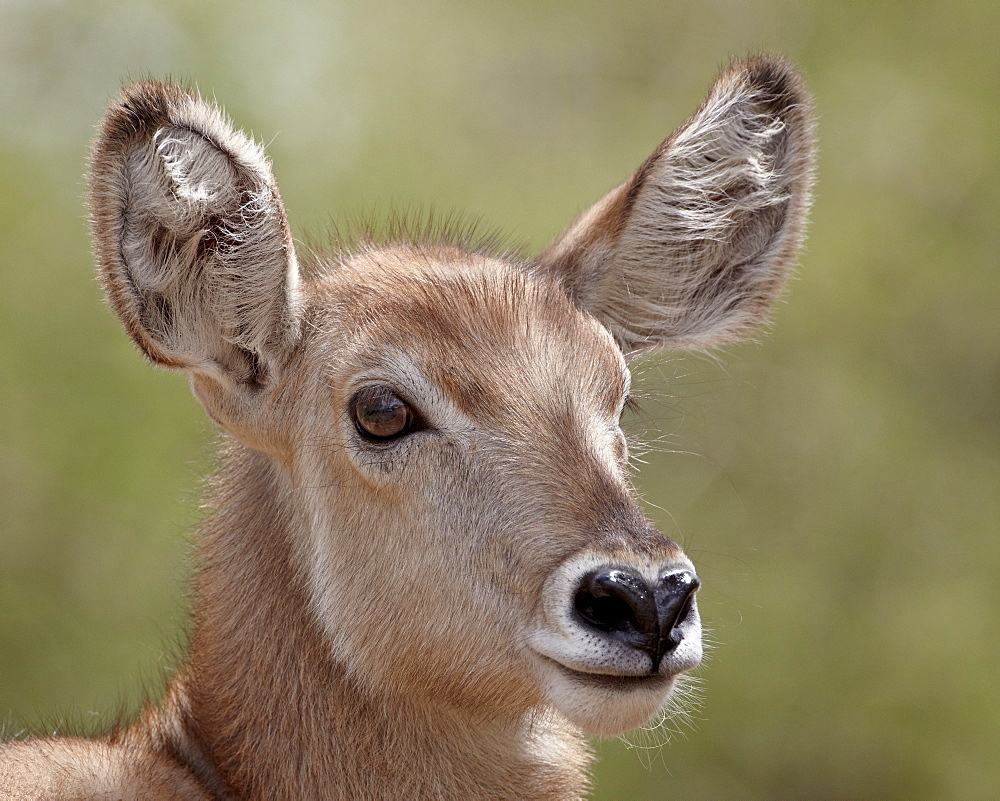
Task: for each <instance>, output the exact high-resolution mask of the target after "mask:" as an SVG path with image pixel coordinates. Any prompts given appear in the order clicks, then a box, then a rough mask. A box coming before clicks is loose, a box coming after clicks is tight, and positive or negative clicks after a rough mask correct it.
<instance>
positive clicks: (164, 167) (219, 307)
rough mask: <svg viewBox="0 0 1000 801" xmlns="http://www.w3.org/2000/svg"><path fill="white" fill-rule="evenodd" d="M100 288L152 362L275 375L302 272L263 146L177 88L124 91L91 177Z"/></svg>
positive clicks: (220, 377)
mask: <svg viewBox="0 0 1000 801" xmlns="http://www.w3.org/2000/svg"><path fill="white" fill-rule="evenodd" d="M90 213H91V226H92V232H93V237H94V243H95V251H96V254H97V261H98V266H99V269H100V274H101V278H102V280H103V283H104V288H105V291H106V292H107V295H108V298H109V299H110V301H111V305H112V306H113V307H114V309H115V311H116V312H117V313H118V316H119V317H120V318H121V320H122V322H123V323H124V324H125V328H126V330H127V331H128V333H129V335H130V336H131V337H132V339H133V340H134V341H135V343H136V345H138V347H139V348H140V349H141V350H142V352H143V353H144V354H145V355H146V356H147V357H148V358H149V359H150V360H151V361H153V362H154V363H156V364H159V365H162V366H164V367H174V368H182V369H186V370H189V371H191V372H192V373H194V374H196V375H204V376H208V377H211V378H214V379H215V380H216V381H219V382H221V383H222V384H223V385H229V386H231V385H233V384H237V385H247V384H258V383H262V382H265V381H267V379H268V377H269V376H270V375H272V374H273V373H274V371H275V370H276V368H277V366H278V365H279V364H280V363H281V362H282V360H283V359H284V358H285V356H286V355H287V352H288V349H289V347H290V345H291V343H292V341H293V339H294V337H295V333H296V331H297V326H296V324H295V323H296V319H297V316H298V309H297V303H296V287H297V282H298V268H297V266H296V262H295V251H294V248H293V246H292V239H291V234H290V232H289V229H288V221H287V219H286V217H285V211H284V207H283V205H282V202H281V197H280V195H279V194H278V189H277V186H276V185H275V182H274V178H273V177H272V175H271V168H270V165H269V164H268V161H267V159H266V158H265V156H264V151H263V149H262V148H261V147H260V146H259V145H257V144H256V143H254V142H253V141H252V140H251V139H249V138H248V137H247V136H246V135H244V134H242V133H240V132H238V131H236V130H234V129H233V127H232V125H231V124H230V123H229V121H228V120H227V119H226V118H225V117H224V115H223V114H222V113H221V112H220V111H219V110H218V109H217V108H216V107H214V106H212V105H210V104H209V103H206V102H205V101H203V100H202V99H201V98H200V97H198V96H197V95H195V94H192V93H189V92H186V91H184V90H183V89H180V88H178V87H176V86H171V85H169V84H162V83H156V82H146V83H134V84H131V85H129V86H126V87H125V88H124V89H123V91H122V95H121V98H120V99H119V100H117V101H116V102H114V103H113V104H112V105H111V108H110V109H109V111H108V113H107V114H106V115H105V117H104V119H103V121H102V123H101V125H100V129H99V133H98V136H97V139H96V142H95V144H94V149H93V155H92V163H91V172H90Z"/></svg>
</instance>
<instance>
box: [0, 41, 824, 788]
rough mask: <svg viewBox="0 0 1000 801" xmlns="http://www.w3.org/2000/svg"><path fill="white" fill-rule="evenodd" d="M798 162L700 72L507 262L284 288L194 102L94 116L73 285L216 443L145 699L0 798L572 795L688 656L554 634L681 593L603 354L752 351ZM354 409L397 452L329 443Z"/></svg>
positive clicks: (780, 127)
mask: <svg viewBox="0 0 1000 801" xmlns="http://www.w3.org/2000/svg"><path fill="white" fill-rule="evenodd" d="M720 132H721V133H720ZM699 137H701V138H699ZM809 138H810V123H809V117H808V112H807V106H806V102H805V100H804V94H803V90H802V88H801V86H800V84H799V82H798V79H797V78H796V77H795V76H794V74H793V73H792V72H791V71H790V69H789V68H788V67H787V66H786V65H784V64H783V63H782V62H780V61H776V60H764V59H756V60H752V61H749V62H746V63H743V64H738V65H734V66H733V67H732V68H731V69H730V70H729V71H728V72H726V73H725V74H724V75H723V76H721V77H720V79H719V81H718V82H717V83H716V85H715V87H713V90H712V92H711V93H710V95H709V97H708V99H707V100H706V102H705V104H704V105H703V106H702V108H701V109H700V110H699V111H698V112H697V113H696V114H695V116H694V117H692V119H691V120H689V121H688V123H686V124H685V126H682V128H681V129H679V130H678V132H677V133H675V135H674V136H673V137H671V138H670V139H668V140H667V141H666V142H665V143H664V144H663V145H661V147H660V148H659V149H658V150H657V151H656V152H655V153H654V154H653V156H651V157H650V159H649V160H647V162H646V163H645V164H644V165H643V166H642V167H641V168H640V170H639V171H638V172H637V173H636V175H635V176H634V177H633V178H632V179H631V180H630V181H628V182H626V183H625V184H623V185H622V186H621V187H619V188H618V189H617V190H615V191H613V192H612V193H611V194H610V195H609V196H608V197H607V198H606V199H605V200H603V201H601V202H600V203H598V204H597V206H595V207H594V209H593V210H591V211H590V212H588V213H586V214H585V215H583V216H582V217H581V218H580V219H579V220H578V221H576V222H575V223H574V224H573V225H572V226H571V227H570V229H568V231H567V233H566V234H564V235H563V236H562V237H560V239H558V240H557V241H556V243H554V244H553V245H552V246H551V247H550V248H549V250H547V251H546V253H545V254H543V255H542V257H541V258H540V260H539V261H538V262H537V263H533V264H525V263H521V262H518V261H514V260H511V259H509V258H504V257H501V256H497V255H490V253H489V252H488V251H487V250H485V249H476V248H470V247H458V246H455V245H449V244H447V243H446V242H442V241H431V240H429V241H425V242H424V243H423V244H420V243H417V244H406V243H403V242H400V241H393V242H391V243H387V244H382V245H375V244H372V243H367V244H365V243H362V244H361V245H359V246H358V247H357V248H355V249H354V250H353V251H351V252H349V253H342V254H340V255H338V256H337V257H330V258H329V259H326V258H321V259H319V260H318V261H317V263H316V264H314V265H310V268H309V269H308V270H307V271H306V275H307V276H308V278H307V279H306V280H301V279H300V278H299V270H298V264H297V261H296V256H295V252H294V248H293V246H292V242H291V239H290V235H289V233H288V224H287V221H286V218H285V213H284V209H283V207H282V205H281V200H280V196H279V194H278V191H277V187H276V184H275V182H274V179H273V177H272V175H271V172H270V166H269V164H268V163H267V161H266V159H265V158H264V156H263V152H262V150H261V149H260V148H259V147H258V146H256V145H255V144H254V143H253V142H252V141H251V140H249V139H248V138H247V137H245V136H243V135H242V134H240V133H238V132H237V131H235V130H234V129H233V128H232V126H231V125H230V124H229V123H228V122H227V121H226V120H225V118H224V117H223V116H222V114H221V113H220V112H219V111H218V110H217V109H215V108H214V107H212V106H210V105H209V104H207V103H205V102H204V101H202V100H201V99H200V98H198V97H197V96H195V95H192V94H189V93H187V92H185V91H183V90H181V89H178V88H177V87H173V86H169V85H164V84H158V83H143V84H136V85H132V86H130V87H128V88H126V90H125V92H124V94H123V97H122V99H121V100H120V101H118V102H117V103H115V104H114V105H113V106H112V107H111V110H110V111H109V112H108V115H107V117H106V118H105V120H104V123H103V125H102V128H101V132H100V134H99V136H98V139H97V142H96V144H95V147H94V158H93V170H92V177H91V207H92V217H93V232H94V240H95V250H96V253H97V260H98V264H99V266H100V270H101V275H102V278H103V281H104V285H105V288H106V290H107V293H108V297H109V298H110V300H111V303H112V306H113V308H114V309H115V311H116V313H117V314H118V316H119V317H120V318H121V319H122V321H123V323H124V325H125V328H126V331H127V332H128V333H129V335H130V336H131V337H132V339H133V341H134V342H135V343H136V345H137V346H138V347H139V349H140V350H141V351H142V352H143V353H144V354H145V355H146V356H147V357H148V358H149V359H150V360H151V361H153V362H154V363H156V364H158V365H160V366H164V367H169V368H174V369H183V370H185V371H187V373H188V374H189V376H190V379H191V383H192V388H193V390H194V392H195V394H196V396H197V397H198V398H199V400H200V401H201V402H202V404H203V405H204V406H205V408H206V410H207V412H208V413H209V414H210V415H211V416H212V418H213V419H215V420H216V421H217V422H218V423H219V424H220V425H221V426H222V427H223V428H224V429H225V430H226V431H227V435H228V445H227V447H226V450H225V453H224V454H223V458H222V467H221V469H220V471H219V473H218V475H217V476H216V477H215V479H214V481H213V483H212V487H211V490H210V492H209V503H208V505H209V514H208V516H207V517H206V520H205V521H204V523H203V526H202V530H201V534H200V537H199V541H198V545H197V548H196V564H197V572H196V575H195V579H194V597H195V599H196V600H195V604H194V610H193V621H192V636H191V641H190V644H189V650H188V655H187V659H186V662H185V664H184V666H183V667H182V669H181V670H180V671H179V672H178V673H177V675H176V676H175V677H174V678H173V680H172V682H171V684H170V686H169V688H168V691H167V694H166V697H165V700H164V701H163V702H162V703H161V704H159V705H155V706H149V707H148V708H147V709H145V710H144V712H143V713H142V715H141V716H140V717H139V719H138V720H137V721H135V722H134V723H133V724H131V725H129V726H127V727H125V728H123V729H120V730H116V731H114V732H112V733H110V734H108V735H106V736H104V737H98V738H95V739H92V740H83V739H75V738H51V739H31V740H26V741H21V742H12V743H8V744H6V745H3V746H0V794H2V795H3V796H4V797H11V798H43V797H44V798H109V799H112V798H114V799H118V798H123V799H139V798H143V799H152V798H156V799H235V798H241V799H307V798H342V799H359V798H365V799H368V798H370V799H376V798H440V799H470V798H476V799H525V798H535V799H573V798H580V797H582V796H583V795H584V793H585V792H586V788H587V774H586V770H587V766H588V764H589V762H590V758H591V754H590V750H589V748H588V746H587V745H586V742H585V740H584V739H583V736H582V733H581V730H580V729H581V728H582V729H583V730H585V731H586V732H589V733H596V734H614V733H619V732H621V731H624V730H627V729H628V728H631V727H634V726H635V725H639V724H640V723H642V722H643V721H644V720H645V719H646V718H648V717H649V716H650V715H652V714H655V712H656V711H657V709H658V708H659V707H660V706H661V705H662V704H663V703H664V701H665V700H666V698H667V696H668V694H669V692H670V688H671V687H672V686H673V682H674V680H675V678H676V676H677V674H679V673H682V672H683V671H685V670H688V669H690V667H692V666H693V665H695V664H696V663H697V660H698V658H699V657H700V639H699V636H700V624H699V622H698V619H697V614H696V608H695V607H694V606H692V607H691V609H692V611H691V613H690V614H689V616H688V618H686V619H685V622H684V628H683V637H682V638H681V639H682V642H681V645H679V646H677V649H676V651H674V652H672V655H671V656H670V657H669V658H665V659H664V662H663V666H661V667H656V664H659V663H656V664H654V666H653V667H652V668H649V667H645V666H644V665H645V663H644V662H643V660H646V659H647V657H646V656H645V655H644V654H639V653H638V652H633V651H631V650H629V649H628V648H626V647H624V646H620V644H614V643H611V644H608V643H606V642H604V641H603V640H602V639H601V637H596V636H591V635H592V634H593V632H590V634H587V633H586V632H583V633H582V634H581V632H580V631H578V628H579V625H580V624H579V622H574V620H575V619H573V618H572V616H570V617H567V616H566V615H567V614H568V613H567V612H566V610H567V608H568V606H567V604H569V605H571V604H572V592H573V588H574V587H575V586H577V584H576V582H577V581H578V577H579V576H580V575H582V573H583V572H585V571H587V570H589V569H591V567H592V566H594V565H597V566H601V565H605V566H606V565H621V566H625V567H626V568H627V569H629V570H634V571H635V572H636V574H637V575H643V576H651V577H652V578H651V579H650V580H651V581H654V580H659V579H658V578H657V576H664V575H667V574H668V573H669V572H671V571H677V570H686V571H693V566H691V565H690V562H689V561H687V558H686V557H685V556H684V555H683V553H682V551H681V549H680V548H679V547H678V546H677V545H676V544H675V543H672V542H670V541H669V540H667V539H665V538H664V537H662V535H660V534H659V533H658V532H657V531H656V530H655V529H654V528H653V527H652V525H651V524H650V523H649V522H648V521H647V520H646V519H645V517H644V516H643V514H642V513H641V511H640V509H639V506H638V503H637V500H636V498H635V493H634V491H633V489H632V487H631V485H630V483H629V480H628V477H627V472H626V470H627V450H626V448H625V443H624V438H623V437H622V434H621V431H620V429H619V428H618V421H617V418H618V415H619V413H620V411H621V408H622V405H623V403H624V401H625V396H626V394H627V392H628V386H629V376H628V373H627V369H626V363H625V359H624V356H625V355H626V354H631V353H634V352H636V351H639V350H643V349H649V348H653V347H662V346H666V345H677V346H690V347H703V346H707V345H710V344H718V343H722V342H727V341H730V340H732V339H733V338H735V337H737V336H741V335H744V334H745V333H746V332H747V330H749V326H750V325H751V324H752V323H754V322H759V321H760V319H761V318H762V317H763V315H764V313H765V311H766V309H767V307H768V306H769V304H770V303H771V301H772V300H773V297H774V295H775V293H776V292H777V289H778V287H779V286H780V284H781V281H782V280H783V277H784V274H785V272H786V271H787V268H788V263H789V262H790V260H791V258H792V255H793V253H794V250H795V248H796V246H797V244H798V241H799V239H800V236H801V229H802V224H803V218H804V213H805V208H806V204H807V199H808V192H807V190H808V183H809V158H810V156H809V152H810V149H809V148H810V145H809V141H810V139H809ZM706 153H708V154H709V156H710V157H709V158H708V164H707V166H705V165H702V166H704V167H705V171H706V174H707V176H708V177H707V178H703V179H700V178H697V176H696V177H692V178H690V180H689V182H688V184H685V186H684V187H681V188H680V189H678V188H676V187H675V186H674V184H676V183H677V180H679V179H678V175H679V174H685V175H686V174H688V173H692V171H697V169H698V164H697V162H698V161H699V159H701V158H702V156H703V155H704V154H706ZM720 163H721V164H722V165H723V166H722V167H719V166H718V165H719V164H720ZM712 165H715V166H712ZM758 168H759V169H758ZM715 177H718V179H719V181H720V182H721V183H719V184H718V185H716V186H712V185H711V181H712V180H715ZM751 179H754V180H759V181H760V182H762V183H761V184H760V185H759V186H757V187H756V188H753V187H750V186H749V185H748V184H746V181H750V180H751ZM685 180H687V179H685ZM699 181H701V182H700V183H699ZM675 191H676V192H679V194H678V195H677V196H676V197H672V196H671V195H670V193H671V192H675ZM685 192H686V194H685ZM692 198H695V200H692ZM672 203H674V204H675V205H676V208H674V206H672V205H671V204H672ZM685 204H693V205H691V207H690V208H688V207H686V206H685ZM678 209H679V211H678ZM713 214H714V215H715V216H716V218H712V215H713ZM678 220H687V221H688V222H691V225H690V226H689V227H688V228H687V229H685V230H680V229H679V228H678V227H677V221H678ZM692 221H693V222H692ZM699 221H700V222H699ZM696 223H697V224H698V225H701V226H702V228H700V229H699V228H697V227H696V225H695V224H696ZM692 226H694V227H692ZM650 232H659V233H657V234H656V235H655V236H654V235H653V234H651V233H650ZM373 383H375V384H378V385H386V386H389V387H390V388H391V389H392V391H393V392H395V393H396V394H397V395H398V396H399V397H401V398H402V399H403V400H404V401H405V402H406V403H408V404H409V405H410V406H411V407H412V409H414V410H415V414H418V415H419V419H420V421H421V425H420V426H419V427H418V428H417V429H416V430H415V431H414V432H413V433H410V434H408V435H406V436H403V437H400V438H399V439H397V440H393V441H390V442H371V441H369V440H366V439H365V437H364V436H362V435H361V433H359V430H358V429H356V427H355V425H354V422H353V421H352V420H351V418H350V412H349V410H350V401H351V398H352V397H353V396H354V394H355V393H356V392H357V390H358V389H359V388H360V387H365V386H371V385H372V384H373ZM567 593H568V594H567ZM567 620H568V621H569V622H567ZM676 631H682V630H681V629H680V628H678V629H676ZM616 649H617V650H616ZM646 671H652V672H649V673H647V672H646ZM657 671H658V672H657ZM581 675H582V676H584V678H585V679H590V678H593V677H595V676H596V678H598V679H600V681H583V680H581V679H580V678H579V677H580V676H581ZM574 677H575V678H574ZM619 677H620V678H622V679H625V680H626V681H624V682H623V683H622V684H621V685H620V686H619V685H615V683H614V682H615V680H616V679H617V678H619ZM581 681H583V683H582V684H581V683H580V682H581ZM633 685H634V686H635V687H636V688H639V687H641V689H634V690H633V689H632V688H633ZM615 687H618V689H614V688H615Z"/></svg>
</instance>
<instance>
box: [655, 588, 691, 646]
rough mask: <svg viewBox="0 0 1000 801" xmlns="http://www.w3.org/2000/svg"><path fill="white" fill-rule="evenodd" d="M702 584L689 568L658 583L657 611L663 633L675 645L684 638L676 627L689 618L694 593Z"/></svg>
mask: <svg viewBox="0 0 1000 801" xmlns="http://www.w3.org/2000/svg"><path fill="white" fill-rule="evenodd" d="M700 586H701V582H700V581H699V580H698V577H697V576H696V575H695V574H694V573H692V572H690V571H689V570H679V571H677V572H676V573H670V574H669V575H666V576H664V577H663V578H661V579H660V581H659V583H658V584H657V587H656V591H655V597H656V611H657V614H658V615H659V618H660V625H661V628H662V631H663V633H664V634H666V635H667V637H668V639H669V640H670V641H671V642H672V643H673V644H674V645H676V644H677V643H679V642H680V640H681V639H682V636H681V634H680V632H678V631H677V630H676V629H677V627H678V626H679V625H681V624H682V623H683V622H684V621H685V620H686V619H687V617H688V614H689V613H690V611H691V604H692V601H693V599H694V594H695V592H696V591H697V589H698V588H699V587H700Z"/></svg>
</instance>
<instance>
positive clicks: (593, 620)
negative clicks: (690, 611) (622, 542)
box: [573, 569, 657, 647]
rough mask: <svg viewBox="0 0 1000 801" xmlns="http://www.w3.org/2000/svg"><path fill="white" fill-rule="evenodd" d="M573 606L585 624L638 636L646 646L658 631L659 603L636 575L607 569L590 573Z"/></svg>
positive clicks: (599, 629)
mask: <svg viewBox="0 0 1000 801" xmlns="http://www.w3.org/2000/svg"><path fill="white" fill-rule="evenodd" d="M573 606H574V608H575V609H576V612H577V614H578V615H579V616H580V618H581V619H582V621H583V622H584V623H585V624H586V625H587V626H589V627H591V628H594V629H597V630H598V631H606V632H619V633H621V634H624V635H626V638H627V639H633V637H628V636H627V635H629V634H634V635H638V637H637V638H635V639H637V641H636V642H635V643H633V644H634V645H635V646H637V647H643V643H645V642H646V641H647V640H648V639H649V638H650V637H653V638H654V639H655V637H656V631H657V616H656V601H655V599H654V597H653V593H652V591H651V590H650V588H649V586H648V585H647V584H646V582H645V581H644V580H643V579H642V578H641V577H640V576H636V575H634V574H633V573H629V572H628V571H625V570H620V569H606V570H600V571H593V572H591V573H588V574H587V575H586V576H584V577H583V579H582V580H581V581H580V584H579V585H578V587H577V591H576V596H575V597H574V599H573Z"/></svg>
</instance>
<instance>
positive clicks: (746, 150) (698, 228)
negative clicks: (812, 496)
mask: <svg viewBox="0 0 1000 801" xmlns="http://www.w3.org/2000/svg"><path fill="white" fill-rule="evenodd" d="M812 129H813V123H812V113H811V108H810V100H809V96H808V94H807V92H806V90H805V88H804V86H803V84H802V82H801V81H800V79H799V78H798V76H797V75H796V74H795V72H794V70H793V69H792V68H791V67H790V66H789V65H788V64H786V63H785V62H783V61H781V60H778V59H774V58H766V57H758V58H753V59H750V60H747V61H743V62H738V63H736V64H734V65H733V66H732V67H730V68H729V69H728V70H726V71H725V72H723V73H722V74H721V75H720V76H719V77H718V78H717V79H716V81H715V83H714V85H713V86H712V89H711V90H710V91H709V93H708V96H707V97H706V98H705V100H704V102H703V103H702V105H701V107H700V108H699V109H698V111H696V112H695V114H694V115H693V116H692V117H691V118H690V119H689V120H688V121H687V122H686V123H684V124H683V125H682V126H681V127H680V128H678V129H677V130H676V131H675V132H674V133H673V134H672V135H671V136H670V137H669V138H668V139H667V140H666V141H665V142H663V144H661V145H660V147H659V148H657V150H656V152H654V153H653V155H651V156H650V157H649V158H648V159H647V160H646V162H645V164H643V165H642V166H641V167H640V168H639V170H638V171H637V172H636V173H635V175H633V176H632V177H631V178H630V179H629V180H627V181H626V182H625V183H624V184H622V185H621V186H619V187H618V188H617V189H614V190H613V191H611V192H610V193H609V194H608V195H607V196H606V197H604V198H603V199H602V200H600V201H599V202H598V203H597V204H596V205H594V206H593V207H592V208H590V209H589V210H587V211H585V212H584V213H583V214H582V215H581V216H580V217H579V218H578V219H577V220H576V221H575V222H574V223H573V224H572V225H571V226H570V227H569V228H568V229H567V230H566V232H565V233H563V234H562V235H561V236H560V237H559V238H558V239H557V240H556V241H555V242H553V243H552V245H550V246H549V248H548V249H547V250H546V251H545V252H544V253H543V254H542V256H541V257H540V261H541V265H542V268H543V269H544V270H546V271H548V272H550V273H552V274H554V275H555V276H556V277H557V278H558V279H559V280H560V281H561V282H562V283H563V285H564V287H565V288H566V290H567V292H568V293H569V295H570V296H571V297H572V298H573V300H574V301H575V302H576V303H577V304H578V305H579V306H581V307H583V308H584V309H586V310H587V311H589V312H591V313H592V314H594V315H595V316H596V317H597V318H598V319H599V320H601V322H603V323H604V324H605V325H606V326H607V327H608V329H609V330H610V331H611V332H612V333H613V334H614V336H615V338H616V339H617V340H618V343H619V344H620V345H621V347H622V349H623V350H624V351H625V352H626V354H635V353H639V352H643V351H647V350H652V349H655V348H660V347H671V348H686V349H704V348H711V347H715V346H718V345H723V344H726V343H730V342H734V341H737V340H740V339H743V338H745V337H747V336H748V335H749V334H750V333H751V332H752V331H753V329H754V328H755V326H757V325H758V324H759V323H760V322H761V320H762V319H763V318H764V317H766V314H767V311H768V309H769V308H770V306H771V304H772V302H773V301H774V299H775V297H776V296H777V294H778V292H779V291H780V289H781V287H782V285H783V283H784V280H785V277H786V275H787V273H788V270H789V266H790V265H791V263H792V261H793V260H794V258H795V254H796V251H797V250H798V247H799V245H800V244H801V241H802V236H803V227H804V223H805V218H806V212H807V210H808V207H809V189H810V185H811V183H812V161H813V133H812Z"/></svg>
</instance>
